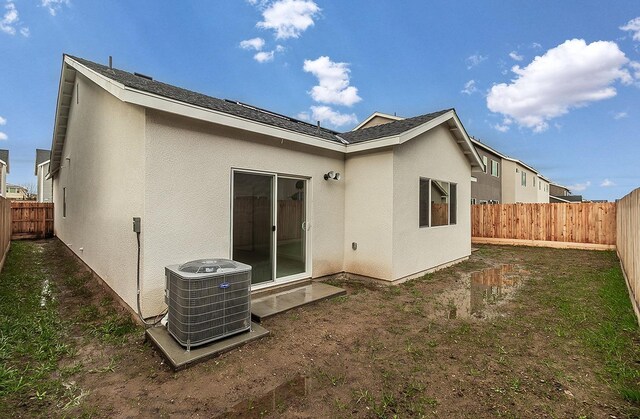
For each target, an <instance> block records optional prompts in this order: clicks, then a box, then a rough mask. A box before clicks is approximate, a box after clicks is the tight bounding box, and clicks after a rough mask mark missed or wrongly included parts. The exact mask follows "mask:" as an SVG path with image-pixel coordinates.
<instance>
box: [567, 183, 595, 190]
mask: <svg viewBox="0 0 640 419" xmlns="http://www.w3.org/2000/svg"><path fill="white" fill-rule="evenodd" d="M589 186H591V181H586V182H584V183H576V184H575V185H568V186H567V188H569V190H571V191H572V192H582V191H584V190H585V189H587V188H588V187H589Z"/></svg>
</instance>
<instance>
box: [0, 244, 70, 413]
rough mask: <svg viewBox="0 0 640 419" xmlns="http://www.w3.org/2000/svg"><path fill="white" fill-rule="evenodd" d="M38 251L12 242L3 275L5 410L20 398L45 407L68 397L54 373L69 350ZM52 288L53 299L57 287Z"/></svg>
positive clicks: (0, 335) (0, 358) (0, 361)
mask: <svg viewBox="0 0 640 419" xmlns="http://www.w3.org/2000/svg"><path fill="white" fill-rule="evenodd" d="M38 250H39V249H38V244H37V243H34V242H13V243H12V244H11V250H10V252H9V255H8V257H7V260H6V263H5V266H4V269H3V271H2V274H0V406H8V405H10V404H9V403H7V402H8V400H10V399H12V398H15V397H19V398H25V396H26V398H30V397H34V398H35V399H34V400H35V401H36V402H40V401H43V400H44V399H51V400H55V399H56V398H59V397H63V396H64V393H65V389H64V387H62V385H61V383H60V382H59V381H57V380H54V379H52V378H51V374H52V372H53V371H55V370H56V369H57V364H58V361H59V360H60V359H61V358H62V357H63V356H64V355H66V354H67V353H68V352H69V346H68V344H67V343H65V339H64V331H65V325H64V324H63V323H62V322H61V320H60V318H59V317H58V313H57V304H56V301H55V298H44V299H42V298H43V295H44V293H43V286H44V283H45V280H47V279H49V278H47V277H46V272H45V271H44V268H43V266H46V264H45V257H44V255H42V253H41V252H39V251H38ZM34 262H40V263H34ZM47 286H48V287H49V292H51V293H52V294H54V293H55V291H56V288H55V283H53V281H52V283H49V284H48V285H47ZM3 410H4V408H2V407H0V415H2V414H4V413H7V412H3Z"/></svg>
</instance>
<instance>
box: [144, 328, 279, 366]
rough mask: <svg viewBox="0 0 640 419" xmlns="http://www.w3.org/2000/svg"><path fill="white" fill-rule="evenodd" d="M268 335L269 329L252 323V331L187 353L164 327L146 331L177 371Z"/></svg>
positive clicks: (197, 347) (198, 347)
mask: <svg viewBox="0 0 640 419" xmlns="http://www.w3.org/2000/svg"><path fill="white" fill-rule="evenodd" d="M268 334H269V331H268V330H267V329H265V328H264V327H262V326H260V325H259V324H257V323H253V322H252V323H251V330H250V331H248V332H243V333H239V334H237V335H234V336H230V337H228V338H225V339H221V340H218V341H215V342H211V343H209V344H206V345H202V346H196V347H195V348H192V349H191V351H187V350H186V349H185V348H184V347H183V346H181V345H180V344H179V343H178V342H176V340H175V339H174V338H173V337H172V336H171V335H170V334H169V332H168V331H167V328H166V327H164V326H157V327H152V328H150V329H147V331H146V336H147V338H148V339H149V340H150V341H151V342H152V343H153V344H154V346H155V347H156V348H158V350H159V351H160V352H161V353H162V355H163V356H164V358H165V359H166V360H167V361H168V362H169V364H171V367H172V368H173V369H174V370H175V371H178V370H181V369H184V368H187V367H189V366H191V365H193V364H195V363H198V362H202V361H205V360H207V359H210V358H213V357H215V356H217V355H220V354H222V353H224V352H228V351H230V350H232V349H234V348H237V347H238V346H242V345H244V344H246V343H249V342H251V341H254V340H256V339H260V338H262V337H264V336H267V335H268Z"/></svg>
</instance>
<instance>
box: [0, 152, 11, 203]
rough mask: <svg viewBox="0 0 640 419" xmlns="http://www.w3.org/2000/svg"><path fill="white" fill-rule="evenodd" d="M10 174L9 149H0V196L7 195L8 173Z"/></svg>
mask: <svg viewBox="0 0 640 419" xmlns="http://www.w3.org/2000/svg"><path fill="white" fill-rule="evenodd" d="M8 174H9V150H4V149H2V150H0V196H3V197H5V198H6V197H7V175H8Z"/></svg>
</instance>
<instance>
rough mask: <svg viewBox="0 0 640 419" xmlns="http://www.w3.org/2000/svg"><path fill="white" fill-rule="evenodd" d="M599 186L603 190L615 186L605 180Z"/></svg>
mask: <svg viewBox="0 0 640 419" xmlns="http://www.w3.org/2000/svg"><path fill="white" fill-rule="evenodd" d="M600 186H602V187H603V188H608V187H609V186H616V184H615V183H613V182H612V181H610V180H609V179H605V180H603V181H602V183H601V184H600Z"/></svg>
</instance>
